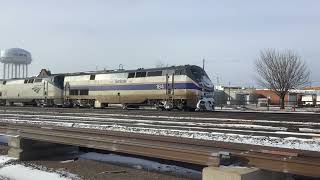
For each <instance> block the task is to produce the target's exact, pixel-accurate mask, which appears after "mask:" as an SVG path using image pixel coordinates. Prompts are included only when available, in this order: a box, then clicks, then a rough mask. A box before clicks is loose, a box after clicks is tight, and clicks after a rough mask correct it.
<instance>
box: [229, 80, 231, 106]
mask: <svg viewBox="0 0 320 180" xmlns="http://www.w3.org/2000/svg"><path fill="white" fill-rule="evenodd" d="M230 89H231V83H230V81H229V102H230V104H231V96H230Z"/></svg>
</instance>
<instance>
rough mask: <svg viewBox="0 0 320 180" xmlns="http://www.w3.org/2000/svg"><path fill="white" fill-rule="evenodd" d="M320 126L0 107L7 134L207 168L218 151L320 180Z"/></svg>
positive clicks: (216, 116)
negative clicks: (104, 142) (92, 145)
mask: <svg viewBox="0 0 320 180" xmlns="http://www.w3.org/2000/svg"><path fill="white" fill-rule="evenodd" d="M223 114H225V115H223ZM318 121H319V115H318V114H278V113H277V114H271V113H268V114H264V113H255V114H253V113H244V114H241V113H231V114H229V113H221V112H214V113H189V112H188V113H180V112H179V113H177V112H165V114H164V113H163V112H157V111H145V110H143V111H120V110H113V109H111V110H109V109H108V111H106V110H92V109H54V108H43V109H41V108H40V109H37V108H5V109H3V108H1V109H0V127H1V128H2V131H3V132H6V131H8V129H9V130H13V131H14V130H19V132H20V133H22V134H25V135H26V136H28V137H31V138H34V139H39V138H40V139H41V138H42V139H44V140H51V141H55V142H60V143H61V142H63V139H66V138H67V139H69V140H68V143H69V144H72V140H74V142H77V144H78V145H83V146H86V143H88V141H89V140H90V141H96V139H95V138H97V139H100V140H101V139H107V140H108V143H109V145H105V146H102V145H101V147H100V146H98V148H99V147H100V148H102V149H107V150H117V151H120V152H127V151H129V150H130V152H127V153H135V154H139V153H140V154H139V155H146V156H152V157H154V156H155V154H154V153H152V152H153V151H154V152H156V153H158V155H157V156H158V157H160V158H168V159H171V160H178V161H184V162H185V161H187V162H189V163H195V164H201V165H217V164H220V163H221V162H220V155H219V153H220V152H228V154H230V155H231V157H232V158H235V159H238V161H241V162H246V163H247V164H248V165H253V166H256V167H260V168H263V169H268V170H276V171H287V172H291V173H296V174H300V175H308V176H315V177H318V176H320V140H319V137H320V133H319V132H320V130H319V129H320V128H319V127H320V122H318ZM1 128H0V129H1ZM50 133H51V134H50ZM81 133H84V134H83V135H82V134H81ZM97 134H100V135H101V137H97ZM70 137H72V138H74V139H72V138H71V139H72V140H70ZM59 138H60V139H59ZM101 141H102V140H101ZM81 142H83V143H82V144H81ZM84 142H86V143H84ZM120 142H125V143H124V144H121V143H120ZM99 143H100V144H101V142H100V141H99V142H96V145H97V144H99ZM110 143H111V144H110ZM130 143H131V144H130ZM132 143H133V144H132ZM135 143H136V144H135ZM89 144H90V143H89ZM75 145H76V144H75ZM90 147H91V146H90ZM110 147H113V148H114V149H112V148H111V149H110ZM148 147H149V148H151V147H153V148H151V149H152V151H151V150H150V151H147V150H146V148H147V149H148ZM108 148H109V149H108ZM143 149H144V150H143ZM159 149H160V150H159ZM140 151H141V152H143V151H147V152H145V153H142V154H141V152H140ZM168 156H170V157H168ZM189 156H190V157H191V158H190V159H189V160H187V159H186V157H189ZM175 157H176V158H175ZM239 159H245V160H239Z"/></svg>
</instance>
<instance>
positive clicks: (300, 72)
mask: <svg viewBox="0 0 320 180" xmlns="http://www.w3.org/2000/svg"><path fill="white" fill-rule="evenodd" d="M255 66H256V71H257V73H258V75H259V78H258V82H259V83H260V85H262V86H264V87H266V88H268V89H271V90H273V91H274V92H275V93H276V94H277V95H278V96H279V97H280V100H281V109H284V106H285V101H284V99H285V96H286V94H287V93H288V91H289V90H290V89H296V88H298V87H301V86H304V85H306V84H307V83H308V82H309V75H310V72H309V70H308V68H307V65H306V63H305V62H304V61H302V60H301V57H300V56H298V54H297V53H296V52H294V51H292V50H285V51H277V50H275V49H267V50H264V51H261V52H260V57H259V58H258V59H257V60H256V62H255Z"/></svg>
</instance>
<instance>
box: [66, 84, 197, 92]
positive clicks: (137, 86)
mask: <svg viewBox="0 0 320 180" xmlns="http://www.w3.org/2000/svg"><path fill="white" fill-rule="evenodd" d="M165 87H166V85H165V84H134V85H132V84H131V85H130V84H129V85H100V86H99V85H88V86H70V89H89V91H112V90H157V89H162V88H163V89H165ZM168 87H169V88H170V87H171V84H169V86H168ZM174 87H175V89H196V90H201V88H200V87H198V86H197V85H195V84H194V83H175V84H174Z"/></svg>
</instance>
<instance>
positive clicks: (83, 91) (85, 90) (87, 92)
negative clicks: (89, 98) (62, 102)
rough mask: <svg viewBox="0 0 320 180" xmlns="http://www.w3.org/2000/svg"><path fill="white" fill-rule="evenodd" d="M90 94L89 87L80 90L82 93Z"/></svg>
mask: <svg viewBox="0 0 320 180" xmlns="http://www.w3.org/2000/svg"><path fill="white" fill-rule="evenodd" d="M88 94H89V90H88V89H81V90H80V95H88Z"/></svg>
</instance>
